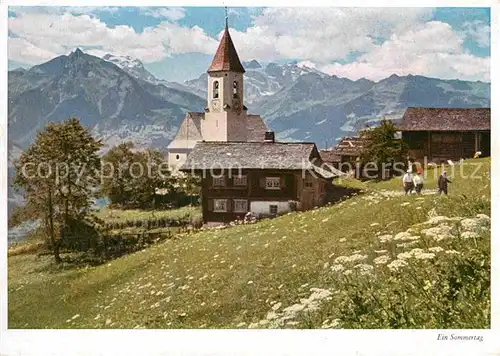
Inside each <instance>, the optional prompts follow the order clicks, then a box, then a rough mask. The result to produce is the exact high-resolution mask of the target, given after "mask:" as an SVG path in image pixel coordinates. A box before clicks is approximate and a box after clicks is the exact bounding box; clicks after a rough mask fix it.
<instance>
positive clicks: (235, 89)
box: [233, 81, 238, 98]
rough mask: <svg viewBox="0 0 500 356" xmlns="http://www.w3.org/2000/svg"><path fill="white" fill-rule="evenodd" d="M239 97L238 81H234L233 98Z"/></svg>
mask: <svg viewBox="0 0 500 356" xmlns="http://www.w3.org/2000/svg"><path fill="white" fill-rule="evenodd" d="M237 97H238V82H237V81H234V82H233V98H237Z"/></svg>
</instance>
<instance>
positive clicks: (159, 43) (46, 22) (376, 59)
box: [8, 7, 490, 80]
mask: <svg viewBox="0 0 500 356" xmlns="http://www.w3.org/2000/svg"><path fill="white" fill-rule="evenodd" d="M11 9H12V8H9V10H11ZM14 9H16V11H15V13H16V17H11V18H9V20H8V21H9V41H8V45H9V59H10V60H16V61H19V62H22V63H31V64H34V63H40V62H42V61H44V60H46V59H50V58H52V57H55V56H57V55H61V54H67V53H69V52H70V51H72V50H74V48H75V47H77V46H80V47H85V48H87V49H88V51H89V52H90V53H93V54H96V55H103V54H105V53H112V54H116V55H129V56H132V57H135V58H138V59H140V60H142V61H143V62H146V63H151V62H157V61H161V60H163V59H165V58H166V57H169V56H171V55H173V54H183V53H192V52H196V53H203V54H207V55H213V54H214V53H215V50H216V48H217V44H218V39H220V37H221V36H222V31H221V32H220V33H219V35H218V39H215V38H212V37H211V36H209V35H208V34H207V33H206V32H205V30H204V29H202V28H201V27H198V26H193V27H183V26H180V25H179V24H178V23H176V21H178V20H179V19H181V18H183V17H184V16H185V10H184V9H183V8H180V7H144V8H140V11H141V12H142V13H143V14H147V15H148V16H151V17H155V18H158V19H161V22H160V23H159V24H157V25H155V26H153V27H146V28H144V30H142V32H137V31H136V30H134V29H133V28H132V27H131V26H126V25H120V26H114V27H110V26H108V25H107V24H106V23H104V22H103V21H101V20H100V19H99V18H97V17H96V16H95V11H110V12H112V11H115V10H114V9H113V8H109V9H107V10H103V9H104V8H90V7H88V8H83V9H82V10H79V8H76V7H71V8H68V7H53V8H51V7H42V8H39V9H42V10H39V11H33V10H32V8H22V9H21V10H19V8H14ZM91 9H94V10H91ZM95 9H99V10H95ZM78 11H80V12H78ZM229 11H230V13H231V16H239V15H238V13H239V12H240V10H235V9H229ZM233 12H235V13H234V14H233ZM249 13H250V10H249ZM432 16H433V9H430V8H265V9H262V10H260V9H259V11H258V12H252V15H251V18H252V21H253V22H252V25H251V26H250V27H248V28H247V29H246V30H244V31H238V30H235V29H233V28H231V29H230V31H231V36H232V38H233V41H234V43H235V46H236V48H237V50H238V54H239V57H240V59H242V60H251V59H257V60H259V61H275V60H298V61H299V62H301V65H305V66H309V67H312V68H317V69H319V70H323V71H325V72H327V73H330V74H336V75H338V76H343V77H348V78H351V79H358V78H361V77H366V78H369V79H372V80H378V79H381V78H384V77H387V76H389V75H391V74H393V73H396V74H399V75H407V74H415V75H416V74H420V75H428V76H435V77H441V78H462V79H470V80H489V68H490V64H489V61H490V58H489V57H487V58H483V57H477V56H474V55H472V54H470V53H468V52H467V51H466V50H465V48H464V41H465V40H467V39H472V40H474V41H476V43H477V44H478V46H483V47H486V48H487V47H489V46H490V45H489V43H490V27H489V25H487V23H485V22H481V21H471V22H466V23H464V24H463V25H462V28H461V29H459V30H455V31H454V30H453V29H452V27H451V26H450V25H449V24H447V23H445V22H439V21H431V19H432ZM14 39H15V41H14ZM346 62H347V63H346Z"/></svg>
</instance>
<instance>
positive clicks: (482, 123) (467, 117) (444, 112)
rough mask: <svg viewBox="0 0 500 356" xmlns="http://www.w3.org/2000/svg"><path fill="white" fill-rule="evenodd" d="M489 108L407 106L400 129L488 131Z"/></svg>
mask: <svg viewBox="0 0 500 356" xmlns="http://www.w3.org/2000/svg"><path fill="white" fill-rule="evenodd" d="M490 121H491V112H490V108H466V109H459V108H450V109H445V108H408V109H407V110H406V112H405V114H404V115H403V119H402V121H401V123H399V125H397V127H398V130H400V131H483V130H485V131H488V130H490V127H491V126H490Z"/></svg>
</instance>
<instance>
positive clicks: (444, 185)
mask: <svg viewBox="0 0 500 356" xmlns="http://www.w3.org/2000/svg"><path fill="white" fill-rule="evenodd" d="M448 183H451V181H450V180H449V179H448V177H447V175H446V171H444V172H443V173H441V175H440V176H439V179H438V188H439V190H438V194H441V193H444V194H445V195H448Z"/></svg>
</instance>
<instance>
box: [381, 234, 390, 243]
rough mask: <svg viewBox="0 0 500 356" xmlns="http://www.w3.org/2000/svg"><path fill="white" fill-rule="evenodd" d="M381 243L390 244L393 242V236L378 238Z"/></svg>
mask: <svg viewBox="0 0 500 356" xmlns="http://www.w3.org/2000/svg"><path fill="white" fill-rule="evenodd" d="M378 239H379V240H380V242H389V241H391V240H392V235H381V236H379V237H378Z"/></svg>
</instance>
